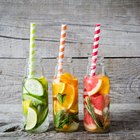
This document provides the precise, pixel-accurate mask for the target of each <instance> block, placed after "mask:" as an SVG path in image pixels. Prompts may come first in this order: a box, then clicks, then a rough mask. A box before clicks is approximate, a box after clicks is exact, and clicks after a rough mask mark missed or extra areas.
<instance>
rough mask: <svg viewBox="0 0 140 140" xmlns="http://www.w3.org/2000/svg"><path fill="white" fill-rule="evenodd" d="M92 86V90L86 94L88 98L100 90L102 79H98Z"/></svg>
mask: <svg viewBox="0 0 140 140" xmlns="http://www.w3.org/2000/svg"><path fill="white" fill-rule="evenodd" d="M93 84H94V88H93V89H92V90H91V91H88V92H87V93H88V95H89V96H92V95H94V94H96V93H97V92H98V91H99V90H100V88H101V86H102V79H98V80H97V82H96V83H93Z"/></svg>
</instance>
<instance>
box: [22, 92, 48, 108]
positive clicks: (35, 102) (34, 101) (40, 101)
mask: <svg viewBox="0 0 140 140" xmlns="http://www.w3.org/2000/svg"><path fill="white" fill-rule="evenodd" d="M22 98H23V99H24V100H30V101H32V104H33V105H35V106H38V105H39V104H46V101H45V100H44V99H40V98H35V97H33V96H32V95H30V94H24V95H22Z"/></svg>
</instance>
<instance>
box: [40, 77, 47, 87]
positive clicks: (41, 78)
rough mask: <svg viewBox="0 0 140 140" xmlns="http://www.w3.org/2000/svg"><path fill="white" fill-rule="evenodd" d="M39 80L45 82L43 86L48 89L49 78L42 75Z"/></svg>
mask: <svg viewBox="0 0 140 140" xmlns="http://www.w3.org/2000/svg"><path fill="white" fill-rule="evenodd" d="M38 80H39V81H40V82H41V83H42V84H43V86H44V87H45V88H46V90H48V81H47V79H46V78H45V77H43V76H41V77H40V78H39V79H38Z"/></svg>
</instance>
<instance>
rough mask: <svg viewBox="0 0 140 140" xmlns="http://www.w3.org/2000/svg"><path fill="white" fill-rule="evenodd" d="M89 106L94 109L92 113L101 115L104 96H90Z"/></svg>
mask: <svg viewBox="0 0 140 140" xmlns="http://www.w3.org/2000/svg"><path fill="white" fill-rule="evenodd" d="M90 102H91V105H92V106H93V107H94V112H95V113H96V114H98V115H103V109H104V107H105V100H104V95H101V94H95V95H92V96H90Z"/></svg>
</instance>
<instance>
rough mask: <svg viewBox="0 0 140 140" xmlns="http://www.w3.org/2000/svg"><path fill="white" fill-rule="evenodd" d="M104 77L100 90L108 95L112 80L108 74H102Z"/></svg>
mask: <svg viewBox="0 0 140 140" xmlns="http://www.w3.org/2000/svg"><path fill="white" fill-rule="evenodd" d="M101 79H102V86H101V88H100V90H99V93H100V94H103V95H106V94H109V91H110V81H109V78H108V77H107V76H101Z"/></svg>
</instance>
